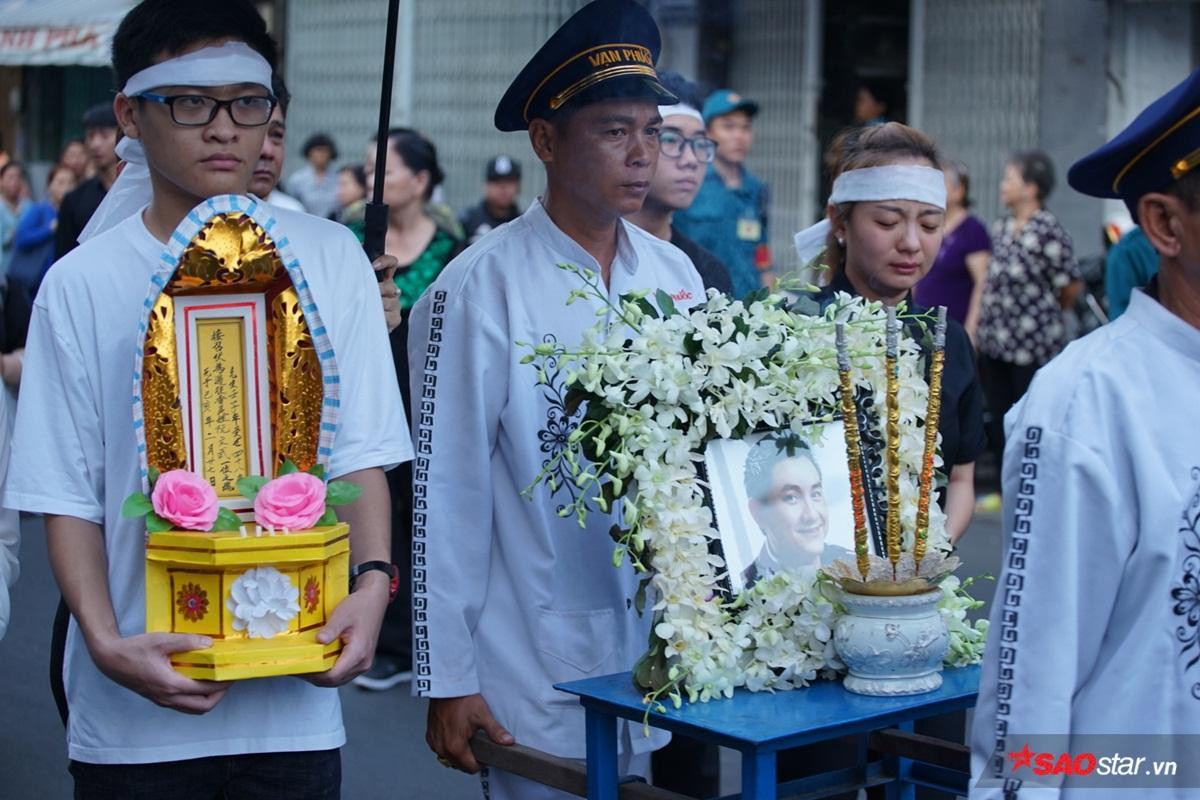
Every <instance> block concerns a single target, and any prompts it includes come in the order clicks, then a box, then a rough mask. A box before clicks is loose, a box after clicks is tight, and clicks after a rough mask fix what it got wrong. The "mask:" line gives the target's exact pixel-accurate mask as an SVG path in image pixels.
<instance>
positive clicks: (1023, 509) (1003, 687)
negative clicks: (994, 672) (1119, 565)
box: [988, 426, 1042, 800]
mask: <svg viewBox="0 0 1200 800" xmlns="http://www.w3.org/2000/svg"><path fill="white" fill-rule="evenodd" d="M1041 441H1042V429H1041V428H1039V427H1036V426H1030V427H1028V428H1026V429H1025V447H1024V450H1023V452H1022V453H1021V473H1020V474H1021V484H1020V486H1019V487H1018V489H1017V503H1016V512H1015V513H1014V514H1013V529H1012V537H1011V540H1010V542H1009V547H1008V553H1007V561H1006V563H1005V578H1004V586H1003V587H1000V589H1001V591H1003V593H1004V594H1003V597H1004V605H1003V607H1002V608H1003V613H1002V615H1001V618H1000V640H999V643H998V646H999V648H1000V655H999V673H1000V674H999V676H998V679H997V681H996V746H995V747H994V748H993V749H992V757H991V760H990V762H989V764H988V769H989V772H990V773H991V775H992V776H993V777H995V778H1001V777H1003V776H1004V767H1005V764H1006V762H1005V755H1006V753H1007V752H1008V724H1009V717H1010V715H1011V713H1012V707H1011V705H1010V704H1011V702H1012V693H1013V683H1014V680H1013V675H1014V664H1015V662H1016V658H1017V638H1018V629H1017V623H1018V621H1019V619H1020V612H1021V594H1022V592H1023V591H1024V590H1025V556H1026V554H1027V553H1028V551H1029V533H1030V530H1031V528H1032V519H1033V507H1034V494H1035V493H1036V491H1037V477H1038V459H1039V458H1040V457H1041ZM1002 789H1003V792H1004V797H1005V798H1006V800H1008V799H1009V798H1016V796H1017V792H1018V791H1020V789H1021V781H1019V780H1016V779H1013V778H1006V779H1005V780H1004V785H1003V787H1002Z"/></svg>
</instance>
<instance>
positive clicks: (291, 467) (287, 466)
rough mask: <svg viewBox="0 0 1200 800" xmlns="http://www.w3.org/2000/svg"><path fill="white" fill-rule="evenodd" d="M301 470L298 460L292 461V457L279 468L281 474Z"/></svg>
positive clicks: (289, 473)
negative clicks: (297, 463)
mask: <svg viewBox="0 0 1200 800" xmlns="http://www.w3.org/2000/svg"><path fill="white" fill-rule="evenodd" d="M299 471H300V467H298V466H296V462H295V461H292V460H291V459H290V458H289V459H286V460H285V461H284V462H283V466H282V467H280V468H279V474H280V475H281V476H282V475H291V474H292V473H293V472H299Z"/></svg>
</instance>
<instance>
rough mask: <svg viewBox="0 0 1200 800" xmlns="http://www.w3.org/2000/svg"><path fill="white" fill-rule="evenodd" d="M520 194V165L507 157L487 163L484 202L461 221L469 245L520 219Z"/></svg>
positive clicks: (465, 213)
mask: <svg viewBox="0 0 1200 800" xmlns="http://www.w3.org/2000/svg"><path fill="white" fill-rule="evenodd" d="M520 193H521V164H520V162H518V161H516V160H515V159H512V158H509V157H508V156H496V157H495V158H493V159H491V160H490V161H488V163H487V169H486V170H485V171H484V176H483V199H482V200H480V201H479V204H478V205H475V206H472V207H471V208H469V209H467V210H466V211H464V212H463V214H462V216H460V217H459V218H458V221H459V223H460V224H461V225H462V229H463V232H464V233H465V234H466V236H467V244H475V242H477V241H478V240H479V238H480V237H481V236H483V235H484V234H485V233H487V232H488V231H490V230H491V229H492V228H499V227H500V226H501V225H503V224H504V223H506V222H512V221H513V220H514V219H516V218H517V217H519V216H521V209H519V208H517V195H519V194H520Z"/></svg>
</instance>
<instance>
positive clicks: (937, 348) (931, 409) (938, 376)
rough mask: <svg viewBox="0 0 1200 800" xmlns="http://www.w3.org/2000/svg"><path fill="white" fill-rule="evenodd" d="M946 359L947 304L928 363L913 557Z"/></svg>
mask: <svg viewBox="0 0 1200 800" xmlns="http://www.w3.org/2000/svg"><path fill="white" fill-rule="evenodd" d="M945 362H946V307H945V306H940V307H939V308H938V321H937V328H935V329H934V334H933V356H932V359H931V361H930V364H929V404H928V407H927V410H926V412H925V453H924V457H923V458H922V460H921V486H920V496H919V498H918V500H917V530H916V539H915V540H914V543H913V559H914V560H916V562H917V564H920V563H921V559H922V558H924V557H925V546H926V543H927V541H928V539H929V496H930V495H931V494H932V493H933V455H934V453H935V452H937V435H938V419H939V418H940V416H941V411H942V369H943V368H944V366H945Z"/></svg>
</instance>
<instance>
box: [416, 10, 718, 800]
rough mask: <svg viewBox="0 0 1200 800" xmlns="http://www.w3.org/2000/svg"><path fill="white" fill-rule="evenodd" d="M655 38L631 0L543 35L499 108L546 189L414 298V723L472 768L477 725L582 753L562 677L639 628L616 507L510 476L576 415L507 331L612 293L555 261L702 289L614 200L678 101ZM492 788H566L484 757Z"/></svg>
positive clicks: (644, 181)
mask: <svg viewBox="0 0 1200 800" xmlns="http://www.w3.org/2000/svg"><path fill="white" fill-rule="evenodd" d="M659 46H660V40H659V33H658V29H657V27H656V26H655V24H654V21H653V19H652V18H651V17H650V15H649V14H648V13H647V12H646V10H645V9H644V8H642V7H641V6H640V5H639V4H637V3H635V2H633V1H632V0H598V1H597V2H593V3H591V4H589V5H587V6H585V7H584V8H583V9H581V10H580V11H579V12H578V13H577V14H575V15H574V16H573V17H571V18H570V19H569V20H567V22H566V23H564V24H563V26H562V28H560V29H559V30H558V31H557V32H556V33H555V34H554V35H553V36H552V37H551V38H550V40H549V41H547V42H546V44H545V45H544V46H543V47H542V48H541V50H539V51H538V52H537V54H536V55H535V56H534V57H533V58H532V60H530V62H529V63H528V64H527V65H526V66H525V68H524V69H523V70H521V72H520V74H519V75H518V76H517V77H516V79H515V80H514V81H513V83H512V85H511V86H510V87H509V89H508V91H507V93H506V94H505V95H504V98H503V99H502V100H501V101H500V105H499V106H498V108H497V109H496V127H497V128H499V129H500V130H502V131H527V134H528V136H529V141H530V144H531V145H532V146H533V151H534V153H535V154H536V156H537V158H538V160H539V161H541V162H542V165H543V166H544V167H545V169H546V191H545V194H543V195H542V197H541V198H539V199H538V200H537V201H535V202H534V203H533V204H532V205H531V206H530V208H529V210H527V211H526V212H525V213H524V214H522V215H521V216H520V217H518V218H517V219H516V220H513V221H512V222H510V223H508V224H506V225H503V226H501V227H500V228H497V229H496V230H494V231H492V232H491V233H489V234H488V235H487V236H484V237H483V238H482V239H480V240H479V241H478V242H476V243H475V244H474V245H472V246H471V247H469V248H467V250H465V251H464V252H463V253H462V254H461V255H460V256H458V257H457V258H456V259H454V260H453V261H452V262H451V263H450V264H449V265H448V266H447V267H446V269H445V270H444V271H443V272H442V273H441V275H439V277H438V278H437V280H436V281H435V282H434V283H433V284H432V285H431V286H430V287H429V289H428V290H426V292H425V294H424V295H423V296H422V297H421V299H420V300H419V301H418V302H417V304H416V306H415V307H414V308H413V311H412V316H411V318H410V324H411V334H410V336H409V344H408V351H409V363H410V364H411V365H412V368H411V373H410V377H411V382H412V396H413V405H414V408H415V413H416V422H415V426H416V436H417V441H418V442H419V445H418V458H417V460H416V462H414V466H413V473H414V486H413V494H414V502H413V608H414V621H413V629H414V639H415V641H414V648H413V651H414V654H415V658H414V678H413V684H414V688H415V690H416V692H417V693H418V694H419V695H421V696H424V697H429V698H431V699H430V703H429V723H428V730H427V734H426V738H427V740H428V742H429V744H430V747H431V748H432V749H433V750H434V752H436V753H437V754H438V757H439V758H440V759H442V761H443V763H444V764H446V765H447V766H455V767H458V768H460V769H463V770H466V771H469V772H475V771H477V770H478V769H479V766H480V765H479V764H478V763H477V762H476V761H475V759H474V758H473V757H472V755H471V750H470V747H469V738H470V737H471V736H472V735H473V734H474V733H475V731H476V730H480V729H482V730H483V731H484V732H485V733H486V734H487V735H488V736H490V737H491V738H492V739H493V740H495V741H497V742H500V743H502V744H512V743H513V742H514V741H515V742H521V743H522V744H525V745H529V746H532V747H535V748H538V749H541V750H545V751H548V752H551V753H553V754H555V755H558V756H562V757H567V758H576V759H581V758H583V757H584V756H585V746H584V716H583V712H582V710H581V708H580V706H579V704H578V702H577V701H576V700H575V699H574V698H572V697H570V696H568V695H565V694H562V693H560V692H557V691H555V690H554V688H553V686H554V684H555V683H558V682H562V681H569V680H576V679H580V678H585V677H589V676H595V675H602V674H605V673H611V672H616V671H620V670H623V669H629V668H630V667H631V666H632V665H633V664H634V662H635V661H636V660H637V658H638V656H639V655H640V654H641V651H642V650H643V649H644V648H645V642H646V635H647V633H648V630H649V619H642V618H639V617H638V616H637V614H636V612H635V611H633V610H630V604H629V603H628V600H629V599H630V598H632V597H633V596H634V594H635V592H636V586H637V580H636V576H635V575H634V573H633V570H632V569H629V568H623V569H622V570H615V569H613V568H612V567H611V566H610V564H611V558H612V540H611V539H610V538H609V537H608V530H609V529H610V528H611V527H612V525H613V524H614V523H615V522H616V521H617V519H616V517H615V515H613V514H605V513H600V512H599V511H593V512H592V513H591V514H590V515H589V516H588V519H587V525H586V528H585V529H584V530H580V528H579V526H578V525H577V524H576V522H575V521H574V519H573V518H570V517H568V518H566V519H564V518H563V517H561V516H559V514H558V513H557V511H558V509H560V508H563V507H564V506H567V505H569V504H570V503H571V502H572V500H573V494H572V493H573V492H574V491H575V489H574V488H573V483H572V481H571V480H570V479H569V478H568V477H566V476H565V475H560V480H559V481H558V487H557V489H556V490H554V491H551V490H549V489H548V488H546V487H544V486H543V487H539V488H538V489H537V491H536V493H535V494H534V495H533V497H532V502H531V501H530V500H527V499H525V498H522V497H521V496H520V493H521V490H522V489H523V488H524V487H526V486H528V485H529V484H530V483H531V482H532V481H533V479H534V477H535V476H536V475H538V473H540V472H541V471H542V470H543V468H544V467H545V465H546V464H547V463H548V460H549V459H552V458H554V457H555V456H556V455H558V454H559V453H561V452H562V450H563V448H565V447H566V446H567V434H568V433H569V432H570V429H571V427H572V426H573V424H574V423H575V421H577V420H578V416H577V413H575V414H573V413H572V410H570V409H568V407H567V404H566V375H565V373H564V372H563V371H560V370H555V369H553V367H551V368H550V370H549V371H548V374H547V376H546V377H547V384H546V385H541V386H538V385H535V384H536V382H537V379H538V376H537V373H536V371H535V370H533V369H532V368H531V367H530V366H528V365H524V364H522V363H521V360H522V358H524V356H526V355H527V354H528V352H529V350H528V349H527V348H526V347H522V346H520V345H518V344H515V343H516V342H522V341H524V342H535V341H536V342H551V343H553V342H557V343H558V344H560V345H563V346H566V347H568V348H573V347H576V346H577V345H578V344H579V343H580V342H581V340H582V335H583V332H584V331H585V330H586V329H587V328H589V327H591V326H592V325H594V324H595V323H596V321H597V319H598V317H597V316H596V314H595V313H593V312H599V313H600V315H601V317H602V316H603V315H604V314H605V313H606V308H607V307H606V304H605V303H603V302H601V301H600V300H599V299H596V298H588V299H587V300H586V301H581V302H583V303H584V304H585V305H590V306H591V310H589V309H586V308H580V307H579V305H580V302H576V303H575V304H574V305H572V306H570V307H567V306H566V300H567V298H568V295H569V294H570V293H571V292H572V291H573V290H576V289H579V288H581V287H582V283H581V279H580V278H579V277H578V276H577V275H575V274H572V273H570V272H566V271H564V270H562V269H559V268H558V267H557V265H558V264H562V263H566V264H573V265H575V266H577V267H580V268H585V269H588V270H591V271H592V272H593V273H594V274H595V276H596V277H595V280H596V282H597V285H598V287H599V288H600V290H601V291H602V292H603V293H605V294H606V295H607V296H608V298H610V299H611V300H613V301H615V300H616V299H617V298H618V297H620V296H621V295H622V294H626V293H628V292H630V291H634V290H638V289H648V290H650V291H651V294H653V293H654V291H655V290H658V289H661V290H663V291H665V292H667V293H668V294H670V295H671V296H672V297H673V298H674V299H675V302H676V303H677V304H679V303H681V304H682V305H683V307H687V306H689V305H691V304H692V303H694V302H697V301H699V300H700V299H701V298H702V297H703V295H704V290H703V287H702V285H701V282H700V278H699V276H698V275H697V274H696V271H695V270H694V269H693V268H692V265H691V262H689V261H688V259H687V257H686V256H685V255H684V254H683V253H682V252H681V251H679V250H678V249H676V248H675V247H673V246H671V245H670V244H669V243H668V242H665V241H662V240H660V239H658V238H656V237H654V236H652V235H650V234H649V233H646V232H645V231H643V230H641V229H640V228H638V227H637V226H635V225H633V224H631V223H628V222H625V221H624V220H623V219H622V218H623V217H624V216H625V215H627V214H631V213H633V212H635V211H637V210H638V209H639V208H641V205H642V202H643V200H644V199H645V197H646V194H647V192H648V191H649V188H650V181H651V178H652V177H653V175H654V169H655V165H656V163H657V161H658V155H659V144H658V130H659V125H660V124H661V122H662V120H661V118H660V116H659V112H658V106H659V105H660V104H664V105H665V104H669V103H674V102H675V100H676V98H675V97H674V95H672V94H671V93H670V92H668V91H667V90H666V89H664V88H663V86H662V84H661V83H659V80H658V76H657V73H656V72H655V69H654V63H655V61H656V59H657V57H658V51H659ZM564 469H565V467H564ZM664 742H665V737H664V736H661V735H659V734H654V735H652V736H650V737H646V736H643V735H642V731H641V727H640V726H638V725H633V726H632V729H630V728H629V726H627V725H626V724H625V723H622V728H621V732H620V750H621V762H622V763H621V767H622V769H623V771H624V772H626V773H630V772H633V773H639V772H644V771H645V768H646V766H647V765H648V762H649V751H650V750H652V749H654V748H655V747H659V746H661V745H662V744H663V743H664ZM484 791H485V794H486V795H487V796H489V797H491V798H494V799H501V798H513V797H520V798H522V799H523V800H525V799H527V798H542V797H546V798H559V797H566V796H567V795H564V794H562V793H560V792H557V791H555V790H551V789H548V788H546V787H540V786H538V785H536V784H533V783H531V782H529V781H526V780H523V779H521V778H518V777H516V776H513V775H511V774H506V773H501V772H497V771H496V770H489V771H488V773H487V774H485V776H484Z"/></svg>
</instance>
